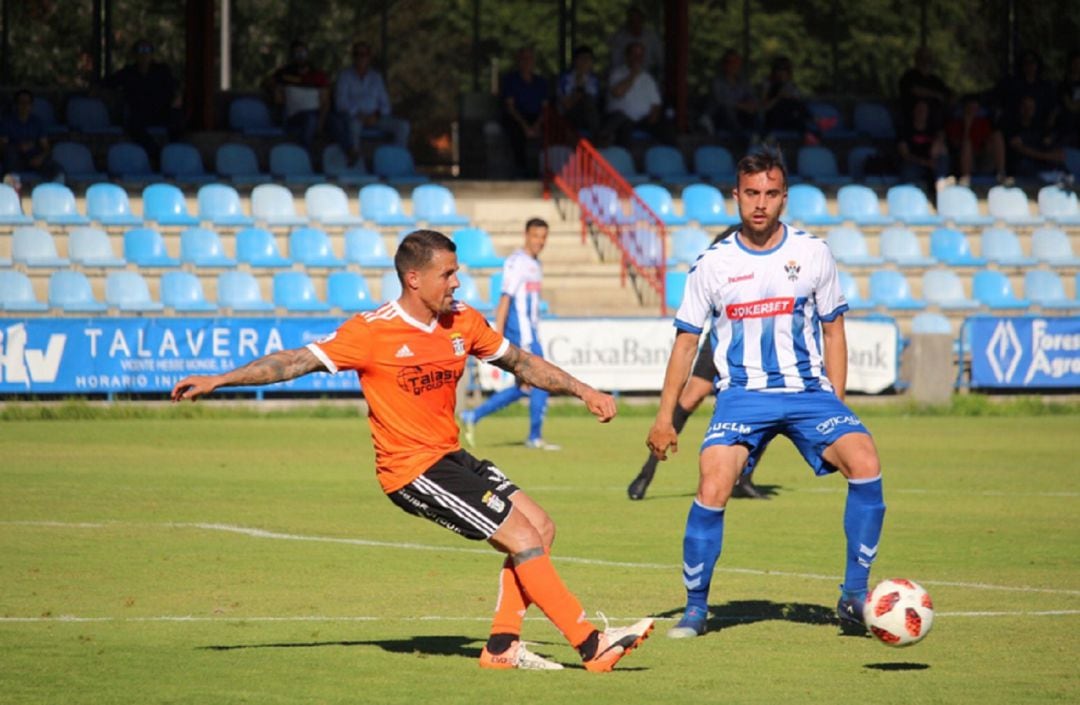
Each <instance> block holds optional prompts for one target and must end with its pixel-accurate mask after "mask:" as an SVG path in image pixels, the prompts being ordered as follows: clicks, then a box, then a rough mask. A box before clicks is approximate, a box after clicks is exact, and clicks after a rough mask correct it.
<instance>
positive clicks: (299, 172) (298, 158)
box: [270, 142, 324, 185]
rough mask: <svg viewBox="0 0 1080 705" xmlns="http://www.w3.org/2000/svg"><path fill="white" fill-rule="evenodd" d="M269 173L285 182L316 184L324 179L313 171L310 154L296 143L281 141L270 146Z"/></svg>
mask: <svg viewBox="0 0 1080 705" xmlns="http://www.w3.org/2000/svg"><path fill="white" fill-rule="evenodd" d="M270 174H271V175H272V176H274V177H275V178H277V179H279V180H281V181H284V182H285V183H287V184H299V185H303V184H317V183H321V182H322V181H324V178H323V176H322V174H317V173H315V168H314V167H313V166H312V165H311V155H309V154H308V152H307V150H306V149H304V148H303V147H301V146H300V145H298V144H292V143H291V142H283V143H281V144H275V145H274V146H273V147H271V148H270Z"/></svg>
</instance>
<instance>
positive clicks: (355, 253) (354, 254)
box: [345, 228, 394, 269]
mask: <svg viewBox="0 0 1080 705" xmlns="http://www.w3.org/2000/svg"><path fill="white" fill-rule="evenodd" d="M345 261H346V262H348V263H350V264H358V265H360V266H361V267H370V268H372V269H388V268H390V267H393V266H394V260H393V258H392V257H390V254H389V252H387V250H386V243H384V242H383V238H382V235H380V234H379V233H377V232H376V231H374V230H371V229H370V228H350V229H349V230H346V231H345Z"/></svg>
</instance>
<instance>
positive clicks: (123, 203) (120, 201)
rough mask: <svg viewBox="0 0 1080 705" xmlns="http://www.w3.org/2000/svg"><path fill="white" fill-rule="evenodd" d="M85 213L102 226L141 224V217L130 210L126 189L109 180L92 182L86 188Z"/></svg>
mask: <svg viewBox="0 0 1080 705" xmlns="http://www.w3.org/2000/svg"><path fill="white" fill-rule="evenodd" d="M86 215H87V216H88V217H89V218H90V220H91V221H93V222H95V223H97V224H99V225H102V226H104V227H107V228H109V227H129V226H138V225H142V222H143V221H142V218H140V217H139V216H137V215H135V213H133V212H132V210H131V201H130V199H128V194H127V191H126V190H125V189H124V188H123V187H122V186H118V185H116V184H114V183H110V182H102V183H97V184H92V185H91V186H90V187H89V188H88V189H86Z"/></svg>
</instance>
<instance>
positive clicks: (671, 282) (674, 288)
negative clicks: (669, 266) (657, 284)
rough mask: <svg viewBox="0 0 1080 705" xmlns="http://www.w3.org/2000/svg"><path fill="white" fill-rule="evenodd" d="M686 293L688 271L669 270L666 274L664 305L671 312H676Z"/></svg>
mask: <svg viewBox="0 0 1080 705" xmlns="http://www.w3.org/2000/svg"><path fill="white" fill-rule="evenodd" d="M685 293H686V272H680V271H676V270H668V271H667V272H666V273H665V274H664V305H665V306H666V307H667V309H668V312H669V313H671V314H674V313H675V312H676V311H678V310H679V306H680V305H682V300H683V294H685Z"/></svg>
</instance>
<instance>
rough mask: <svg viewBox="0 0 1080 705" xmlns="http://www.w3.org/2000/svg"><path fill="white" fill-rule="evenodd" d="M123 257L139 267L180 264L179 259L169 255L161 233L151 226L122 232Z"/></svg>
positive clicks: (174, 265)
mask: <svg viewBox="0 0 1080 705" xmlns="http://www.w3.org/2000/svg"><path fill="white" fill-rule="evenodd" d="M124 259H126V260H127V261H128V262H132V263H134V264H136V265H138V266H139V267H148V268H149V267H153V268H161V267H179V266H180V260H178V259H176V258H175V257H172V256H170V255H169V252H168V250H167V249H166V247H165V239H164V238H163V237H161V233H159V232H158V231H157V230H154V229H153V228H134V229H132V230H128V231H127V232H125V233H124Z"/></svg>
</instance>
